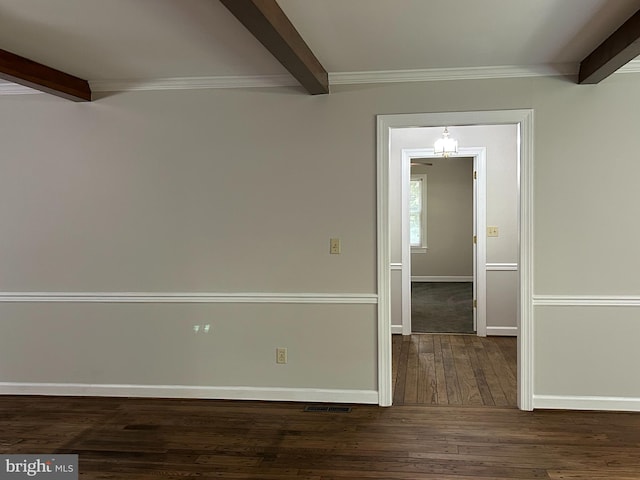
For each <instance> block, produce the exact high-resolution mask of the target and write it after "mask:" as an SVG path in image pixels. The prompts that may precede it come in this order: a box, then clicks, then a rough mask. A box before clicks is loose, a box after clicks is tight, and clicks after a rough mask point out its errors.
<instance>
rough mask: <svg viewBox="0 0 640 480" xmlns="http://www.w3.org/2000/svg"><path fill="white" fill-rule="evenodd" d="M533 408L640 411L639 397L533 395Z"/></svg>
mask: <svg viewBox="0 0 640 480" xmlns="http://www.w3.org/2000/svg"><path fill="white" fill-rule="evenodd" d="M533 408H548V409H558V410H607V411H609V410H610V411H621V412H640V398H634V397H584V396H569V395H566V396H565V395H534V396H533Z"/></svg>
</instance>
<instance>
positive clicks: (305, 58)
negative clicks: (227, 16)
mask: <svg viewBox="0 0 640 480" xmlns="http://www.w3.org/2000/svg"><path fill="white" fill-rule="evenodd" d="M220 1H221V2H222V4H223V5H224V6H225V7H227V9H229V11H230V12H231V13H233V15H235V17H236V18H237V19H238V20H239V21H240V22H241V23H242V24H243V25H244V26H245V27H247V29H248V30H249V31H250V32H251V33H252V34H253V36H254V37H256V38H257V39H258V40H259V41H260V43H262V44H263V45H264V46H265V47H266V48H267V50H269V51H270V52H271V54H272V55H273V56H274V57H276V58H277V59H278V61H279V62H280V63H282V65H284V67H285V68H286V69H287V70H289V72H290V73H291V75H293V76H294V77H295V78H296V80H298V81H299V82H300V84H301V85H302V86H303V87H305V88H306V89H307V90H308V91H309V93H311V94H312V95H318V94H324V93H329V75H328V74H327V71H326V70H325V69H324V67H323V66H322V64H321V63H320V61H319V60H318V59H317V58H316V56H315V55H314V54H313V52H312V51H311V49H310V48H309V46H308V45H307V44H306V43H305V41H304V40H303V38H302V37H301V36H300V34H299V33H298V31H297V30H296V28H295V27H294V26H293V24H292V23H291V21H290V20H289V19H288V18H287V16H286V15H285V14H284V12H283V11H282V9H281V8H280V6H279V5H278V4H277V3H276V1H275V0H220Z"/></svg>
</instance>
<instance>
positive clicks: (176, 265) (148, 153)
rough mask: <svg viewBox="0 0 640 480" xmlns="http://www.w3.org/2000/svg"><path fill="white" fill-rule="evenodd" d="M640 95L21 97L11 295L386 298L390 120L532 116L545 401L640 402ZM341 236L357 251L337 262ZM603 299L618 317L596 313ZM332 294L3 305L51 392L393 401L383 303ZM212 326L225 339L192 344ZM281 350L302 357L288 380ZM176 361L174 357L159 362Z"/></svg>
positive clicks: (0, 129)
mask: <svg viewBox="0 0 640 480" xmlns="http://www.w3.org/2000/svg"><path fill="white" fill-rule="evenodd" d="M638 79H639V77H638V75H635V74H626V75H617V76H614V77H613V78H609V79H607V80H605V81H604V82H603V83H602V84H601V85H597V86H577V85H575V84H574V83H573V82H572V81H570V80H567V79H564V78H528V79H502V80H474V81H450V82H426V83H411V84H384V85H365V86H342V87H333V88H332V94H331V95H330V96H325V97H311V96H307V95H304V94H302V93H301V91H299V90H296V89H286V88H283V89H248V90H225V91H221V90H200V91H190V92H187V91H171V92H138V93H127V94H117V95H113V96H109V97H105V98H101V99H99V100H98V101H96V102H95V103H92V104H89V105H78V104H74V103H71V102H66V101H63V100H59V99H56V98H52V97H49V96H45V95H34V96H19V97H18V96H16V97H2V98H0V148H1V150H0V151H1V157H0V226H1V227H0V232H1V233H0V266H1V270H0V288H1V290H2V291H4V292H26V291H40V292H45V293H46V292H49V293H50V292H64V291H84V292H98V293H99V292H103V293H104V292H110V291H130V292H148V291H152V292H154V291H155V292H193V291H195V292H266V293H278V292H281V293H295V292H298V293H302V294H311V293H318V294H323V293H325V294H333V293H343V294H347V293H348V294H353V295H355V296H356V297H355V298H358V299H362V298H364V299H366V298H367V297H366V295H370V294H374V293H375V288H376V287H375V285H376V278H375V271H376V265H375V258H376V255H375V245H376V238H375V231H376V230H375V227H376V226H375V214H376V200H375V199H376V196H375V188H376V183H375V116H376V115H377V114H390V113H413V112H442V111H466V110H496V109H511V108H533V109H534V110H535V172H534V176H535V178H534V181H535V194H534V195H535V196H534V212H535V214H534V229H535V245H534V257H535V265H534V267H535V270H534V274H535V276H534V291H535V294H536V297H535V298H534V304H535V310H534V320H533V322H534V325H533V327H534V331H535V342H534V363H535V365H534V372H535V373H534V374H535V391H534V393H535V395H536V398H537V399H538V400H536V401H537V402H539V403H538V404H539V405H541V404H542V403H541V402H542V400H541V399H546V400H545V401H546V402H547V403H546V406H548V405H549V401H550V400H549V398H551V401H552V402H553V401H554V400H553V399H554V398H558V397H559V398H561V399H564V401H565V405H566V402H567V401H569V402H571V401H572V399H574V398H578V397H585V396H588V397H590V398H591V397H593V398H601V397H603V396H607V398H610V397H611V398H612V397H622V398H625V399H627V400H628V401H630V402H633V401H634V400H633V399H634V398H636V399H638V398H640V384H638V382H634V381H633V379H634V378H635V376H636V365H637V364H638V363H640V352H639V351H638V349H636V348H635V346H634V345H633V344H632V343H633V342H631V340H630V339H633V338H637V333H638V332H637V328H638V319H640V314H638V305H640V301H638V302H637V303H635V304H634V303H633V302H631V306H627V307H618V306H615V305H616V302H620V300H618V298H619V296H620V295H627V296H630V297H629V298H631V299H634V298H636V299H638V298H640V280H639V277H638V274H637V272H638V271H640V256H638V255H637V238H638V237H639V235H640V222H637V221H635V219H636V218H637V205H638V204H639V203H640V190H638V189H637V185H636V184H637V179H638V178H639V177H640V164H639V163H638V161H637V159H636V158H635V156H634V155H633V154H631V153H630V152H634V151H636V150H638V149H640V137H638V136H637V135H635V130H634V125H638V124H640V109H638V108H637V106H638V104H640V82H638ZM452 133H453V131H452ZM605 139H606V141H604V140H605ZM610 145H616V148H615V149H611V148H610ZM488 223H489V224H490V225H491V224H492V220H491V218H489V219H488ZM501 232H502V230H501ZM334 236H339V237H340V238H342V240H343V254H342V255H339V256H329V255H328V253H327V252H328V241H329V238H330V237H334ZM508 260H509V258H508V257H507V256H504V257H492V258H491V260H490V261H508ZM358 295H360V297H358ZM594 297H596V298H598V299H600V300H601V301H602V302H604V303H605V305H604V306H599V307H594V306H589V304H588V302H587V300H588V299H590V298H594ZM558 298H559V299H560V300H561V301H563V302H564V304H562V305H558V304H557V299H558ZM326 299H327V301H330V302H332V303H330V304H316V303H313V301H311V303H303V304H297V305H293V306H292V304H290V303H286V304H284V305H279V304H271V303H269V304H267V303H258V304H255V305H253V306H252V307H253V308H244V307H245V306H243V305H240V304H237V303H233V302H231V303H228V304H224V305H225V306H224V307H223V306H221V305H210V304H207V307H202V308H195V306H194V305H192V304H184V303H172V304H165V303H162V304H152V305H147V304H145V305H144V306H142V305H137V304H132V303H128V302H120V303H116V304H114V305H105V304H104V303H100V302H91V303H84V304H82V305H80V304H78V303H77V302H69V303H64V304H56V305H54V304H51V303H38V304H34V302H32V301H29V300H28V299H25V298H22V297H21V301H19V302H17V303H16V302H14V303H8V302H2V303H1V304H0V318H1V319H2V321H1V323H0V330H1V334H0V378H1V379H2V381H6V382H13V383H20V384H23V386H24V384H33V383H37V382H41V381H43V380H44V379H45V375H44V374H43V373H39V371H40V369H44V371H45V372H46V373H47V376H46V380H47V382H48V383H60V382H72V383H85V382H115V383H134V384H140V385H144V384H145V383H146V384H148V383H149V382H154V383H155V384H165V385H171V384H178V385H180V384H182V385H184V384H185V383H188V384H190V385H208V386H218V387H221V388H222V387H224V386H225V385H230V384H232V385H243V386H249V387H251V386H254V387H258V386H260V387H263V388H267V389H268V388H274V389H275V388H280V387H288V388H292V389H302V390H305V389H307V390H308V389H309V387H311V386H312V387H318V388H323V389H329V390H335V391H340V392H342V391H346V392H350V391H352V390H357V391H358V392H362V391H364V392H371V391H375V390H376V389H377V384H376V374H377V372H376V368H377V367H376V355H377V347H376V328H375V322H376V318H375V306H374V305H370V304H357V303H355V304H351V305H347V304H343V303H339V302H337V301H336V297H330V296H329V297H326ZM554 302H556V303H554ZM607 302H609V303H607ZM561 303H562V302H561ZM205 320H206V321H207V322H209V321H211V324H212V327H213V329H212V334H210V335H209V336H208V337H204V338H203V337H198V340H195V339H194V337H193V336H192V335H187V333H186V331H189V328H190V327H191V324H193V323H194V322H195V321H197V322H204V321H205ZM61 332H64V333H61ZM216 332H217V333H216ZM64 334H66V335H68V337H66V338H62V337H63V335H64ZM216 335H218V336H216ZM205 338H206V339H205ZM47 339H51V340H50V341H47ZM196 341H197V342H200V344H198V345H199V346H197V347H196V346H195V345H194V342H196ZM31 342H34V343H31ZM596 343H597V345H598V350H597V351H598V359H599V362H601V363H600V364H599V368H598V369H593V368H592V367H593V361H594V360H593V359H594V356H593V349H592V348H589V347H590V346H593V345H594V344H596ZM34 344H35V347H34V346H32V345H34ZM70 344H71V347H72V348H67V347H69V345H70ZM97 345H102V346H101V348H99V349H98V348H97ZM275 346H286V347H288V348H289V349H290V351H292V352H293V351H295V352H296V355H293V356H292V355H291V354H290V363H289V364H288V365H287V366H284V368H283V369H280V370H279V369H278V367H277V366H275V365H274V360H275V350H274V348H275ZM230 352H232V357H231V358H232V359H233V362H230V361H229V355H230V354H231V353H230ZM163 355H167V356H168V357H169V358H170V359H171V360H166V361H162V363H161V365H162V367H161V368H158V367H155V366H154V365H153V363H152V362H151V361H150V359H153V360H156V359H159V358H160V359H161V357H162V356H163ZM123 359H128V361H126V362H125V361H124V360H123ZM319 360H322V361H319ZM71 366H73V368H71ZM302 366H304V367H305V368H304V369H303V368H302ZM165 367H166V370H165V369H164V368H165ZM70 369H71V371H69V370H70ZM194 369H195V370H194ZM286 369H289V370H286ZM214 370H215V371H214ZM282 372H287V374H284V373H282ZM288 373H291V375H289V374H288ZM32 387H33V385H32ZM33 388H35V389H36V390H38V389H39V390H38V391H40V392H46V391H48V390H47V388H48V387H45V386H40V387H38V386H37V385H36V386H35V387H33ZM17 389H18V387H17V386H15V385H9V386H7V385H3V386H2V387H1V390H2V391H4V392H7V391H16V390H17ZM32 391H33V390H32ZM260 392H263V393H260ZM259 393H260V394H262V395H263V396H264V397H267V396H268V394H267V392H264V391H259ZM367 398H370V397H367ZM567 399H568V400H567ZM636 404H637V403H634V405H636Z"/></svg>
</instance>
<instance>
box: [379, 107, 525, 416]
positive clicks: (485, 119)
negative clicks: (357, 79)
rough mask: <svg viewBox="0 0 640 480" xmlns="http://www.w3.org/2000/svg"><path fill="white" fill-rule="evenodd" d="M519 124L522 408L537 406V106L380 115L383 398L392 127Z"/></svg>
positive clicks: (384, 400)
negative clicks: (534, 177)
mask: <svg viewBox="0 0 640 480" xmlns="http://www.w3.org/2000/svg"><path fill="white" fill-rule="evenodd" d="M505 124H518V126H519V128H518V153H519V155H518V172H519V205H518V213H519V215H518V219H519V291H518V293H519V295H518V407H519V408H520V409H521V410H533V360H534V359H533V301H532V296H533V160H534V157H533V110H531V109H527V110H496V111H477V112H449V113H416V114H399V115H378V116H377V185H376V188H377V260H378V262H377V277H378V403H379V405H381V406H390V405H391V404H392V400H393V391H392V384H391V379H392V373H391V372H392V369H391V264H390V259H391V251H390V231H391V228H390V224H389V169H390V165H391V154H390V146H391V129H393V128H410V127H439V126H442V125H456V126H467V125H505Z"/></svg>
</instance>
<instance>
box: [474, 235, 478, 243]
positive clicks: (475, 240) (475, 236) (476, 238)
mask: <svg viewBox="0 0 640 480" xmlns="http://www.w3.org/2000/svg"><path fill="white" fill-rule="evenodd" d="M473 243H474V245H475V244H476V243H478V236H477V235H474V236H473Z"/></svg>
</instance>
